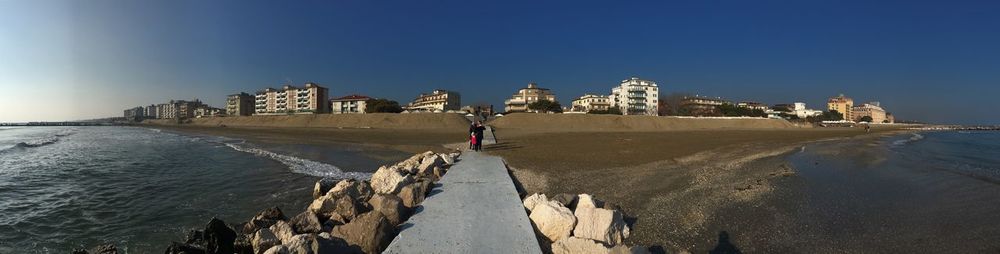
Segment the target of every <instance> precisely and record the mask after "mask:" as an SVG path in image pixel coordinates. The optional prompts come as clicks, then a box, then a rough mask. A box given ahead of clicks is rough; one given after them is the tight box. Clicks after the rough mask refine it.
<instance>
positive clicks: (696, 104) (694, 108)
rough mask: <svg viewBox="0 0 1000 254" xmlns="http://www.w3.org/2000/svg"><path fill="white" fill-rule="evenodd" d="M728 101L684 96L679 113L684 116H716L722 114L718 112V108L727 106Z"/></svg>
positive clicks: (719, 98)
mask: <svg viewBox="0 0 1000 254" xmlns="http://www.w3.org/2000/svg"><path fill="white" fill-rule="evenodd" d="M727 103H729V101H727V100H725V99H722V98H721V97H714V98H713V97H706V96H698V95H695V96H684V98H681V101H680V103H679V104H680V106H678V107H679V108H680V111H681V112H682V113H683V114H684V115H690V116H718V115H721V114H722V112H721V111H720V110H719V106H722V104H727Z"/></svg>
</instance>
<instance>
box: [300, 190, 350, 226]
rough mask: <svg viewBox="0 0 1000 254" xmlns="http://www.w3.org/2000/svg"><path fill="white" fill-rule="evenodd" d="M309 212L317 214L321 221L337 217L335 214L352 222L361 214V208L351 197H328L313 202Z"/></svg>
mask: <svg viewBox="0 0 1000 254" xmlns="http://www.w3.org/2000/svg"><path fill="white" fill-rule="evenodd" d="M308 210H309V211H311V212H313V213H315V214H316V215H317V217H319V219H329V218H332V217H335V216H334V215H333V214H337V215H339V216H340V217H341V218H343V219H345V220H348V221H350V220H351V219H354V216H357V214H358V213H360V211H361V207H360V206H359V204H358V203H357V202H356V201H355V200H354V199H353V198H351V197H349V196H338V195H326V196H322V197H319V199H316V200H313V202H312V204H310V205H309V209H308Z"/></svg>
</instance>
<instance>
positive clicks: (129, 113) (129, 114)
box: [124, 107, 146, 122]
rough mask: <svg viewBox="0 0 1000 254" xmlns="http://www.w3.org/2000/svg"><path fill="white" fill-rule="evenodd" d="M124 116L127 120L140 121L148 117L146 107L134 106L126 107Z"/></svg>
mask: <svg viewBox="0 0 1000 254" xmlns="http://www.w3.org/2000/svg"><path fill="white" fill-rule="evenodd" d="M124 116H125V120H127V121H131V122H138V121H142V119H145V118H146V111H145V108H143V107H134V108H130V109H126V110H125V112H124Z"/></svg>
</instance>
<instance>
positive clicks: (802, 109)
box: [792, 102, 823, 119]
mask: <svg viewBox="0 0 1000 254" xmlns="http://www.w3.org/2000/svg"><path fill="white" fill-rule="evenodd" d="M793 105H794V106H793V107H792V114H795V116H797V117H799V118H803V119H804V118H806V117H810V116H819V115H822V114H823V111H822V110H815V109H808V108H806V103H805V102H796V103H794V104H793Z"/></svg>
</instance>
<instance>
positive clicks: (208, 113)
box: [194, 105, 226, 118]
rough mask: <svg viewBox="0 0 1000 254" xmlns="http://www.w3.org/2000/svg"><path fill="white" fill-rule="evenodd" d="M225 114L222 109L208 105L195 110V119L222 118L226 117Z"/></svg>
mask: <svg viewBox="0 0 1000 254" xmlns="http://www.w3.org/2000/svg"><path fill="white" fill-rule="evenodd" d="M225 112H226V111H225V110H223V109H221V108H214V107H209V106H208V105H202V106H201V107H198V108H196V109H195V110H194V117H195V118H202V117H213V116H221V115H225Z"/></svg>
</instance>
